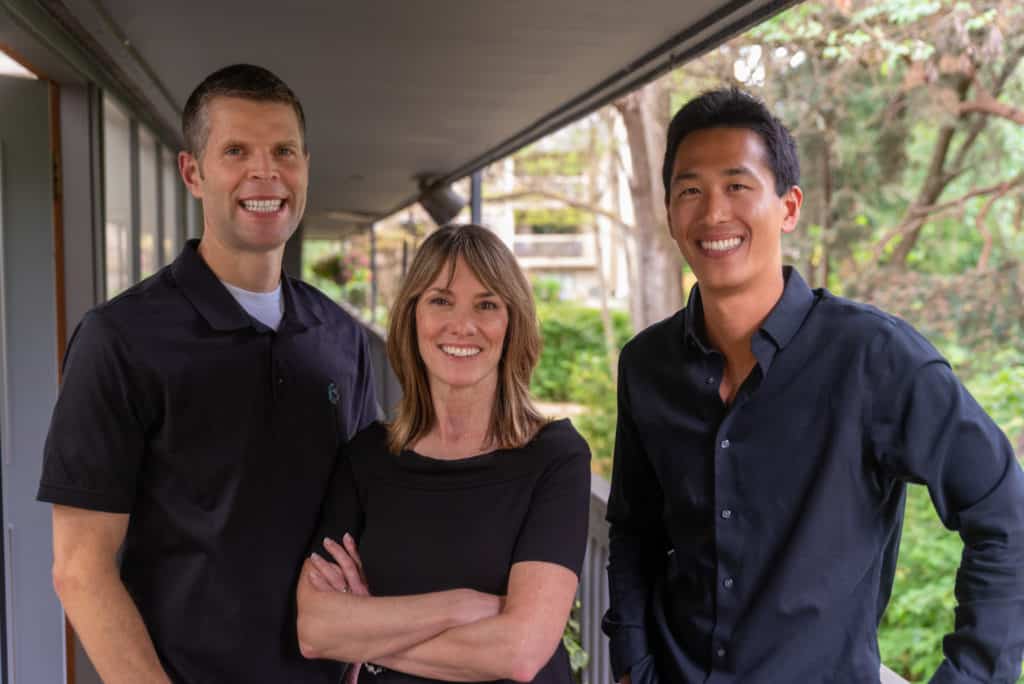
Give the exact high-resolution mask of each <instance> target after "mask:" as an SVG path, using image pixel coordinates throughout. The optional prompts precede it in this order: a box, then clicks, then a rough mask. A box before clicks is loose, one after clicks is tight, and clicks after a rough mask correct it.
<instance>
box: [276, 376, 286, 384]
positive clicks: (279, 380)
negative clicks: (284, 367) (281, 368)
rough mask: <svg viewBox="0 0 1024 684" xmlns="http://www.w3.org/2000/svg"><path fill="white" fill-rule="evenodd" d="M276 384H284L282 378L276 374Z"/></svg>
mask: <svg viewBox="0 0 1024 684" xmlns="http://www.w3.org/2000/svg"><path fill="white" fill-rule="evenodd" d="M277 384H278V385H283V384H284V378H283V377H281V376H280V375H279V376H277Z"/></svg>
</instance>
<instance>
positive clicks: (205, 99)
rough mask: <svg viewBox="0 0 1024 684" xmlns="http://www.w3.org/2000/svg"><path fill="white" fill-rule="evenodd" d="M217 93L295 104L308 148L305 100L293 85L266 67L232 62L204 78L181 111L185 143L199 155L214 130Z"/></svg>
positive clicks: (224, 95)
mask: <svg viewBox="0 0 1024 684" xmlns="http://www.w3.org/2000/svg"><path fill="white" fill-rule="evenodd" d="M217 97H240V98H242V99H244V100H255V101H257V102H280V103H281V104H287V105H291V107H292V109H294V110H295V116H296V117H297V118H298V120H299V131H300V132H301V134H302V148H303V150H305V149H306V116H305V114H303V112H302V103H301V102H299V98H297V97H296V96H295V93H293V92H292V89H291V88H289V87H288V86H287V85H286V84H285V82H284V81H282V80H281V79H280V78H278V77H277V76H276V75H275V74H274V73H272V72H271V71H268V70H267V69H264V68H263V67H258V66H254V65H252V64H232V65H231V66H227V67H224V68H223V69H219V70H217V71H215V72H213V73H212V74H210V75H209V76H207V77H206V78H205V79H203V82H202V83H200V84H199V85H198V86H196V89H195V90H193V91H192V94H191V95H189V97H188V102H186V103H185V110H184V111H183V112H182V113H181V134H182V136H184V138H185V147H186V149H187V150H188V152H189V153H190V154H192V156H193V157H195V158H196V159H198V158H199V157H200V155H202V153H203V150H204V149H205V148H206V140H207V138H208V137H209V134H210V128H209V124H208V122H207V117H206V108H207V106H208V105H209V104H210V101H211V100H213V99H214V98H217Z"/></svg>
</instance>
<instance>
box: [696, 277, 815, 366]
mask: <svg viewBox="0 0 1024 684" xmlns="http://www.w3.org/2000/svg"><path fill="white" fill-rule="evenodd" d="M782 278H783V281H784V282H785V285H784V287H783V290H782V297H780V298H779V301H778V302H776V304H775V306H774V307H773V308H772V310H771V312H770V313H769V314H768V318H766V319H765V320H764V323H762V324H761V332H762V333H764V334H765V335H767V336H768V338H769V339H770V340H771V341H772V342H774V343H775V346H776V347H778V348H779V349H782V348H784V347H785V346H786V345H787V344H789V342H790V341H791V340H792V339H793V336H794V335H796V331H797V330H799V329H800V326H801V325H802V324H803V322H804V319H805V318H806V317H807V313H808V312H809V311H810V310H811V305H812V304H813V303H814V293H813V292H812V291H811V288H810V287H808V286H807V282H806V281H804V279H803V277H802V276H801V275H800V273H799V272H798V271H797V270H796V269H795V268H793V267H792V266H783V267H782ZM683 334H684V336H685V339H686V340H687V341H688V342H691V343H693V344H695V345H696V346H697V347H698V348H699V349H700V350H701V351H703V352H704V353H709V352H711V351H712V349H711V344H710V343H709V342H708V339H707V333H706V331H705V330H704V306H703V304H702V303H701V299H700V285H699V284H698V285H694V286H693V288H692V289H691V290H690V298H689V300H688V301H687V302H686V310H685V313H684V316H683Z"/></svg>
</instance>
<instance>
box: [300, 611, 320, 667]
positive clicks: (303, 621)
mask: <svg viewBox="0 0 1024 684" xmlns="http://www.w3.org/2000/svg"><path fill="white" fill-rule="evenodd" d="M311 623H312V620H311V619H310V618H309V616H308V615H304V614H303V611H302V608H301V607H300V608H299V617H298V619H297V620H296V621H295V631H296V634H297V635H298V638H299V653H301V654H302V657H303V658H310V659H317V658H323V657H324V656H323V650H322V649H320V648H319V647H318V646H317V645H316V638H315V632H316V630H315V629H314V628H313V625H312V624H311Z"/></svg>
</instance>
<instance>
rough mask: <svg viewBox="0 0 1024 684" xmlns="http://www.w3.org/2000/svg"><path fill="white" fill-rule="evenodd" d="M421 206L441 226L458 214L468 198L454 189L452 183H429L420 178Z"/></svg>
mask: <svg viewBox="0 0 1024 684" xmlns="http://www.w3.org/2000/svg"><path fill="white" fill-rule="evenodd" d="M420 206H421V207H423V210H424V211H426V212H427V213H428V214H429V215H430V218H432V219H433V220H434V223H436V224H437V225H439V226H443V225H446V224H447V223H448V222H450V221H451V220H452V219H453V218H455V217H456V216H458V214H459V212H460V211H462V207H464V206H466V200H465V199H464V198H463V197H462V196H461V195H459V193H457V192H455V190H453V189H452V186H451V185H439V184H432V183H429V182H428V181H427V180H426V179H425V178H421V179H420Z"/></svg>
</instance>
